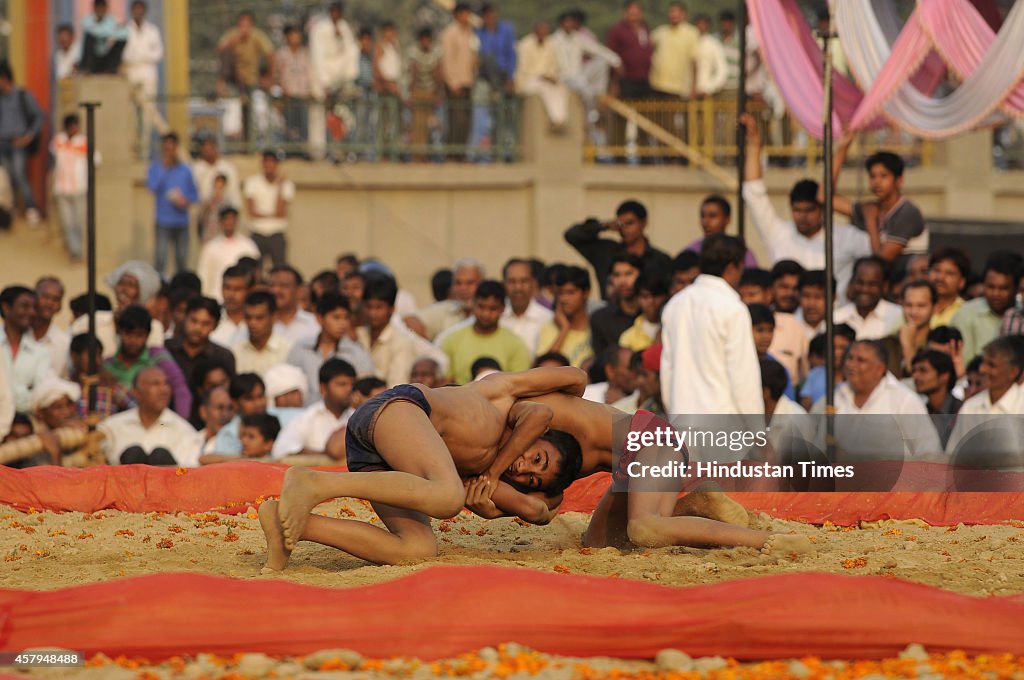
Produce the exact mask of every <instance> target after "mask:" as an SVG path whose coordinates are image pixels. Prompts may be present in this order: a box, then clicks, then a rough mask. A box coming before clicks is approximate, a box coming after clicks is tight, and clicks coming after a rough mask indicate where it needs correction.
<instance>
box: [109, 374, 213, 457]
mask: <svg viewBox="0 0 1024 680" xmlns="http://www.w3.org/2000/svg"><path fill="white" fill-rule="evenodd" d="M132 391H133V392H134V394H135V399H136V401H137V402H138V406H137V407H136V408H133V409H130V410H128V411H125V412H123V413H118V414H116V415H113V416H110V417H109V418H107V419H106V420H103V421H102V422H100V425H99V430H100V432H102V433H103V434H104V435H105V436H104V439H105V444H104V447H105V449H106V451H107V462H108V463H109V464H110V465H117V464H119V463H120V464H121V465H180V466H182V467H197V466H198V465H199V451H200V447H201V445H202V442H201V441H200V439H199V434H198V433H197V432H196V431H195V428H193V427H192V426H191V425H190V424H189V422H188V421H187V420H185V419H184V418H183V417H181V416H180V415H178V414H176V413H174V412H173V411H171V410H170V409H169V408H168V406H169V404H170V402H171V385H170V383H168V382H167V378H166V376H164V374H163V373H162V372H161V371H160V370H159V369H157V368H146V369H144V370H142V371H139V374H138V375H137V376H136V377H135V381H134V384H133V385H132Z"/></svg>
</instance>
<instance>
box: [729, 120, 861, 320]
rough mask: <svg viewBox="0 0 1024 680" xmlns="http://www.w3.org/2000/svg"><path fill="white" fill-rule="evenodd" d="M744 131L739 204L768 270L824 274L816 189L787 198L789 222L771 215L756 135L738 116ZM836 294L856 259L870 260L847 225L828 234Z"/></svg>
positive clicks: (806, 185)
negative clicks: (782, 267) (789, 264)
mask: <svg viewBox="0 0 1024 680" xmlns="http://www.w3.org/2000/svg"><path fill="white" fill-rule="evenodd" d="M740 122H742V123H743V125H744V126H746V128H747V161H746V166H745V168H744V177H745V180H746V181H745V182H744V184H743V200H744V201H746V203H747V207H748V209H749V210H750V219H751V221H752V222H753V223H754V227H755V228H756V229H757V233H758V234H759V235H760V237H761V241H762V242H763V243H764V245H765V247H766V248H767V249H768V252H769V254H770V256H771V261H772V264H774V263H776V262H778V261H779V260H795V261H796V262H799V263H800V265H801V266H803V268H804V269H824V268H825V232H824V230H823V228H822V225H823V221H822V220H823V217H824V210H823V208H822V205H821V203H819V202H818V183H817V182H815V181H813V180H806V179H805V180H801V181H799V182H797V183H796V184H794V185H793V189H792V190H791V191H790V192H789V207H790V211H791V213H792V216H793V220H792V221H788V220H784V219H782V218H781V217H779V215H778V214H777V213H776V212H775V208H774V207H772V202H771V199H769V198H768V188H767V187H766V186H765V183H764V172H763V170H762V168H761V131H760V129H759V128H758V126H757V122H756V121H755V120H754V118H753V117H752V116H750V115H749V114H743V115H741V116H740ZM833 237H834V242H833V245H834V253H835V269H836V274H835V276H836V281H837V282H838V283H839V286H838V291H837V294H838V296H839V299H840V300H843V299H845V293H846V284H847V282H848V281H849V280H850V275H851V272H852V269H853V263H854V261H856V260H857V258H859V257H865V256H867V255H870V254H871V242H870V240H869V238H868V235H867V234H865V233H864V232H862V231H861V230H859V229H857V228H855V227H851V226H850V225H848V224H837V225H835V226H834V228H833Z"/></svg>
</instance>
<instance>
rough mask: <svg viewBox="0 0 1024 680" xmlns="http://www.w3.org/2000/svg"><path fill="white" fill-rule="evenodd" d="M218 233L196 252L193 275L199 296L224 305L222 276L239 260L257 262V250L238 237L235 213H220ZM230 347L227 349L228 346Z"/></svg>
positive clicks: (229, 208)
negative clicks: (248, 258)
mask: <svg viewBox="0 0 1024 680" xmlns="http://www.w3.org/2000/svg"><path fill="white" fill-rule="evenodd" d="M219 218H220V219H219V222H220V233H219V234H218V235H217V236H214V237H213V238H212V239H210V240H209V241H207V242H206V243H204V244H203V247H202V249H201V250H200V251H199V264H198V265H197V266H196V273H197V274H198V275H199V281H200V282H201V283H202V286H203V295H205V296H207V297H212V298H213V299H214V300H216V301H217V302H223V301H224V294H223V293H222V292H221V287H222V284H223V279H224V272H226V271H227V270H228V268H229V267H232V266H234V265H235V264H238V261H239V260H240V259H242V258H243V257H253V258H259V256H260V249H259V248H257V247H256V243H255V242H254V241H253V240H252V239H251V238H249V237H248V236H246V235H244V234H239V233H238V209H237V208H235V207H233V206H225V207H223V208H221V209H220V215H219ZM229 346H230V345H229Z"/></svg>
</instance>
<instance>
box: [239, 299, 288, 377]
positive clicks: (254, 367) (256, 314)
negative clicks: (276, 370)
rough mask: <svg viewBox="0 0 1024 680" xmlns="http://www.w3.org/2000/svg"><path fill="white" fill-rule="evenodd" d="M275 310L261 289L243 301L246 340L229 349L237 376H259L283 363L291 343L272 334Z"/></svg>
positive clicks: (274, 304) (273, 301) (274, 303)
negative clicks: (249, 374) (233, 357)
mask: <svg viewBox="0 0 1024 680" xmlns="http://www.w3.org/2000/svg"><path fill="white" fill-rule="evenodd" d="M276 311H277V302H276V301H275V299H274V296H273V295H272V294H271V293H268V292H267V291H265V290H258V291H253V292H252V293H249V295H248V297H246V298H245V326H246V328H247V329H248V330H249V337H248V338H246V339H244V340H241V341H239V342H238V343H237V344H236V345H235V346H234V347H232V348H231V351H232V352H234V355H235V369H236V370H237V371H238V372H239V373H256V374H258V375H260V376H262V375H263V374H264V373H266V372H267V371H268V370H270V369H271V368H272V367H274V366H276V365H277V364H283V363H285V362H286V361H287V359H288V352H290V351H291V349H292V343H290V342H289V341H288V340H287V339H286V338H283V337H281V336H280V335H278V334H277V333H275V332H274V313H275V312H276Z"/></svg>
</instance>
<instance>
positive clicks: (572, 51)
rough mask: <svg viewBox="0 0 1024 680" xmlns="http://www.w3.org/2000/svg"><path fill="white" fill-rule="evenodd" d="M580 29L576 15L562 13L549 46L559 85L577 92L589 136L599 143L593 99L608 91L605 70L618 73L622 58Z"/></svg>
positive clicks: (575, 13) (595, 103)
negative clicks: (610, 69)
mask: <svg viewBox="0 0 1024 680" xmlns="http://www.w3.org/2000/svg"><path fill="white" fill-rule="evenodd" d="M580 28H581V24H580V21H579V18H578V14H577V12H563V13H562V14H560V15H559V17H558V30H557V31H555V32H554V34H553V35H552V36H551V44H552V46H553V47H554V50H555V56H556V58H557V59H558V73H559V76H560V77H561V79H562V82H563V83H565V85H566V87H568V88H569V89H570V90H573V91H574V92H576V93H578V94H579V95H580V99H581V100H582V102H583V112H584V115H585V121H586V125H587V132H588V134H589V136H590V137H591V138H592V139H594V140H595V141H601V142H603V141H604V140H603V138H599V137H598V128H597V127H596V126H595V123H596V122H597V119H598V117H599V115H598V112H597V98H598V96H600V95H602V94H604V92H605V91H606V90H607V89H608V69H609V68H612V69H616V70H620V69H621V68H622V58H621V57H619V55H618V54H616V53H615V52H613V51H612V50H610V49H608V48H607V47H605V46H604V45H602V44H601V43H600V42H598V41H597V40H595V39H594V38H593V36H592V34H591V33H590V32H589V31H587V32H583V31H581V30H580ZM585 59H586V60H585Z"/></svg>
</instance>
